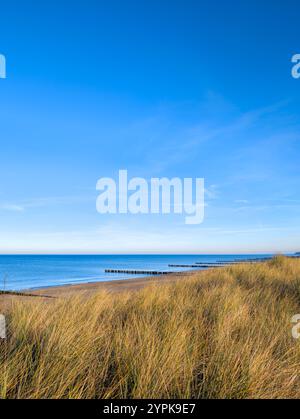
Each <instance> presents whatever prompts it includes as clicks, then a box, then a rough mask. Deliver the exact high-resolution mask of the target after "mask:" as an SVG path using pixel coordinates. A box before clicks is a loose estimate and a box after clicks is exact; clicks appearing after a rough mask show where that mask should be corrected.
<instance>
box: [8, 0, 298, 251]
mask: <svg viewBox="0 0 300 419" xmlns="http://www.w3.org/2000/svg"><path fill="white" fill-rule="evenodd" d="M299 16H300V5H299V1H298V0H297V1H296V0H295V1H294V0H286V1H278V0H272V1H271V0H265V1H258V0H251V1H250V0H244V1H233V0H229V1H226V2H225V1H221V0H219V1H216V0H211V1H201V2H200V1H196V0H195V1H193V0H172V1H171V0H159V1H158V0H151V1H150V0H144V1H137V0H110V1H109V2H108V1H102V0H101V1H100V0H97V1H94V0H86V1H82V0H78V1H66V0H61V1H51V2H50V1H47V0H45V1H43V2H39V1H27V2H24V1H14V0H12V1H10V2H6V4H5V5H2V6H1V25H0V53H2V54H4V55H5V56H6V59H7V75H8V78H7V79H6V80H0V93H1V94H0V110H1V113H0V124H1V131H0V141H1V153H0V175H1V188H0V234H1V235H0V237H1V238H0V252H1V253H19V252H29V253H30V252H33V253H73V252H74V253H161V252H163V253H237V252H239V253H245V252H258V253H259V252H280V251H283V252H293V251H300V211H299V210H300V192H299V190H300V188H299V186H300V171H299V158H300V129H299V128H300V112H299V110H300V106H299V105H300V80H295V79H293V78H292V77H291V68H292V64H291V58H292V56H293V55H294V54H296V53H300V41H299V39H300V36H299V35H300V27H299ZM119 169H127V170H128V172H129V176H130V177H133V176H139V177H145V178H146V179H150V178H151V177H164V176H166V177H173V176H179V177H200V178H202V177H204V178H205V182H206V189H207V191H206V214H205V222H204V223H203V224H201V225H199V226H188V225H185V223H184V217H183V216H180V215H176V216H175V215H169V216H160V215H152V216H150V215H143V216H132V215H117V216H116V215H114V216H113V215H107V216H104V215H100V214H98V213H97V212H96V198H97V191H96V189H95V187H96V182H97V180H98V179H99V178H100V177H103V176H105V177H107V176H111V177H116V176H117V173H118V170H119Z"/></svg>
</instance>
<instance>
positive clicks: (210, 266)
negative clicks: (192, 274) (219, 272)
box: [169, 263, 222, 269]
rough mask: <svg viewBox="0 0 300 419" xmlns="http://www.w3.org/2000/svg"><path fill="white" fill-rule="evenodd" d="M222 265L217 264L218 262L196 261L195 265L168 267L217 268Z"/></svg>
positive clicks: (173, 266)
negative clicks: (201, 262) (212, 263)
mask: <svg viewBox="0 0 300 419" xmlns="http://www.w3.org/2000/svg"><path fill="white" fill-rule="evenodd" d="M220 266H222V265H218V264H214V265H211V264H208V263H203V264H200V263H197V264H196V265H169V268H198V269H199V268H217V267H220Z"/></svg>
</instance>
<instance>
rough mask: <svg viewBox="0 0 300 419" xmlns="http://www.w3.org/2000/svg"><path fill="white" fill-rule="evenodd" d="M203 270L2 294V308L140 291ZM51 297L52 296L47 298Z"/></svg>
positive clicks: (0, 298)
mask: <svg viewBox="0 0 300 419" xmlns="http://www.w3.org/2000/svg"><path fill="white" fill-rule="evenodd" d="M199 272H201V271H193V272H190V271H189V272H178V273H173V274H170V275H162V276H151V277H144V278H136V279H126V280H120V281H117V280H116V281H106V282H93V283H87V284H79V285H62V286H60V287H49V288H40V289H38V290H28V291H24V294H33V295H35V296H36V297H33V296H28V297H27V296H14V295H0V310H2V311H5V309H6V308H7V306H8V305H11V303H12V302H13V301H17V300H20V301H28V300H31V301H34V300H35V299H36V298H38V299H40V298H42V299H43V300H44V301H53V300H54V299H56V298H63V297H70V296H72V295H78V294H79V293H80V294H84V295H85V296H90V295H93V294H95V293H96V292H100V291H107V292H111V293H120V292H132V291H138V290H140V289H142V288H145V287H146V286H149V285H161V284H168V283H174V282H176V281H178V280H180V279H182V278H183V277H185V278H186V277H191V276H194V275H195V274H197V273H198V274H199ZM47 297H50V298H47Z"/></svg>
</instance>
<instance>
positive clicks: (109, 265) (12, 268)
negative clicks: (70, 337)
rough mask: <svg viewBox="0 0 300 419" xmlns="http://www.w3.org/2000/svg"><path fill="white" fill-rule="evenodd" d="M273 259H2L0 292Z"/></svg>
mask: <svg viewBox="0 0 300 419" xmlns="http://www.w3.org/2000/svg"><path fill="white" fill-rule="evenodd" d="M268 256H271V255H255V256H253V255H0V290H6V291H7V290H10V291H22V290H29V289H39V288H47V287H54V286H62V285H71V284H84V283H91V282H103V281H115V280H124V281H126V280H128V279H131V278H136V277H142V276H147V275H141V274H138V275H133V274H123V273H122V274H115V273H106V272H105V270H106V269H121V270H122V269H125V270H138V271H162V272H178V271H190V270H196V269H198V270H201V268H182V267H180V268H174V267H169V265H174V264H175V265H193V264H196V263H214V262H218V261H233V260H246V259H250V258H251V259H253V258H263V257H268Z"/></svg>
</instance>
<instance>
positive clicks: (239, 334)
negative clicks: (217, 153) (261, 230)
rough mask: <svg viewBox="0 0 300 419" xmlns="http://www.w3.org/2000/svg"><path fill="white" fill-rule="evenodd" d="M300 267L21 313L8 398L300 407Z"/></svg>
mask: <svg viewBox="0 0 300 419" xmlns="http://www.w3.org/2000/svg"><path fill="white" fill-rule="evenodd" d="M298 313H300V260H291V259H288V258H283V257H278V258H275V259H274V260H272V261H270V262H267V263H262V264H258V265H246V264H244V265H236V266H232V267H226V268H222V269H215V270H210V271H207V272H202V273H199V274H196V275H195V276H190V277H187V278H183V279H180V280H178V281H177V282H176V283H174V284H168V285H166V284H165V285H163V284H162V285H161V286H152V287H147V288H145V289H144V290H142V291H139V292H132V293H128V294H108V293H104V292H101V293H99V294H97V295H95V296H93V297H89V298H87V297H86V296H84V295H80V296H77V297H75V298H74V297H70V298H67V299H66V298H64V299H58V300H52V301H51V302H49V301H48V302H45V301H38V300H34V301H31V302H26V301H25V302H24V301H17V302H15V303H13V306H12V308H11V310H10V312H9V315H8V327H9V336H8V339H7V341H6V342H4V343H3V342H2V343H0V349H1V353H0V369H1V374H0V397H1V398H32V399H37V398H73V399H81V398H235V399H243V398H299V397H300V340H299V341H298V340H295V339H294V338H293V337H292V334H291V329H292V324H291V317H292V316H293V315H295V314H298Z"/></svg>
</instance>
